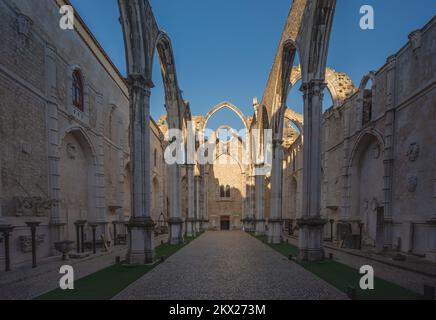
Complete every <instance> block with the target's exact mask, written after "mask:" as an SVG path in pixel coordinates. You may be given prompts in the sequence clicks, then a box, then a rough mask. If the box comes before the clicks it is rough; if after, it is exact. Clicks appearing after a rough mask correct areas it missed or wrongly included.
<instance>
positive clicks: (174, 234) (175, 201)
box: [168, 163, 183, 245]
mask: <svg viewBox="0 0 436 320" xmlns="http://www.w3.org/2000/svg"><path fill="white" fill-rule="evenodd" d="M168 178H169V179H170V181H169V188H168V189H169V200H170V208H169V209H170V219H169V220H168V224H169V229H170V230H169V231H170V234H169V237H170V239H169V243H170V244H172V245H178V244H180V243H183V219H182V209H181V206H180V202H181V199H180V185H181V183H182V180H181V173H180V165H178V164H176V163H175V164H172V165H168Z"/></svg>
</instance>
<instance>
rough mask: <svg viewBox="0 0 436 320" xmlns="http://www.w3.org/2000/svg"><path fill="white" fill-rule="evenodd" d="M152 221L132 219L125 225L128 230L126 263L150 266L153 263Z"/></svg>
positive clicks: (153, 225)
mask: <svg viewBox="0 0 436 320" xmlns="http://www.w3.org/2000/svg"><path fill="white" fill-rule="evenodd" d="M154 227H155V224H154V222H153V220H152V219H151V218H149V217H147V218H132V219H131V220H130V222H129V224H128V225H127V228H128V230H129V237H128V251H127V263H128V264H132V265H141V264H151V263H153V261H154Z"/></svg>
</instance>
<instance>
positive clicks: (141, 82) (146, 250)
mask: <svg viewBox="0 0 436 320" xmlns="http://www.w3.org/2000/svg"><path fill="white" fill-rule="evenodd" d="M128 81H129V94H130V159H131V166H132V168H131V169H132V186H131V192H132V193H131V194H132V201H131V203H132V208H131V210H132V216H131V218H130V221H129V224H128V230H129V237H128V252H127V262H128V263H129V264H149V263H152V262H153V259H154V244H153V241H154V225H155V224H154V222H153V220H152V218H151V211H150V209H151V179H150V89H151V88H152V86H153V84H152V83H151V81H150V80H146V79H145V78H144V77H143V76H141V75H130V76H129V79H128Z"/></svg>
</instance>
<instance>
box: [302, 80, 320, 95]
mask: <svg viewBox="0 0 436 320" xmlns="http://www.w3.org/2000/svg"><path fill="white" fill-rule="evenodd" d="M326 87H327V83H326V82H325V80H324V79H311V80H309V81H308V82H304V83H303V84H302V85H301V88H300V91H301V92H303V94H304V98H307V97H309V98H311V97H313V96H319V97H321V98H322V97H323V96H324V89H325V88H326Z"/></svg>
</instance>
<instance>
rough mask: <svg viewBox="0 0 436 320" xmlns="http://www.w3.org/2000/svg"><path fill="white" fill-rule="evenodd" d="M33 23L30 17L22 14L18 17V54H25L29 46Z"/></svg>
mask: <svg viewBox="0 0 436 320" xmlns="http://www.w3.org/2000/svg"><path fill="white" fill-rule="evenodd" d="M31 25H32V20H30V18H29V17H27V16H25V15H23V14H20V15H19V16H18V17H17V21H16V28H17V33H18V37H17V48H16V51H17V54H19V55H24V54H25V49H26V48H27V47H28V46H29V38H30V29H31Z"/></svg>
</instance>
